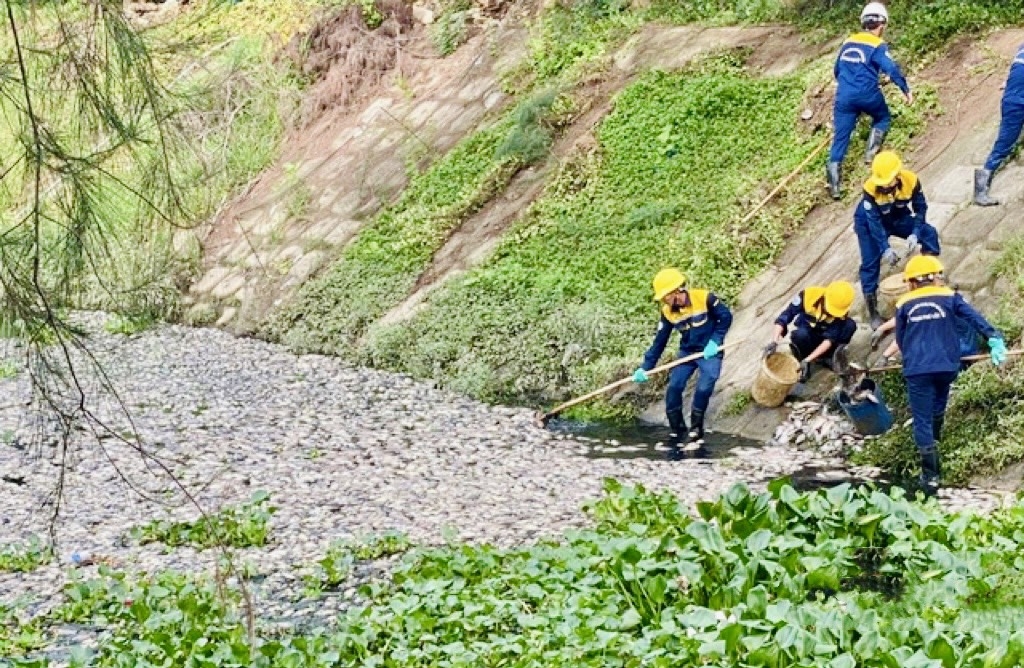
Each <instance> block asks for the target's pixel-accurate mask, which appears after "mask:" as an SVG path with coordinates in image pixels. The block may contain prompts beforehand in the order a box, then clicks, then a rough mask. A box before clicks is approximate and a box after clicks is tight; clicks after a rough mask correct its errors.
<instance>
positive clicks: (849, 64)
mask: <svg viewBox="0 0 1024 668" xmlns="http://www.w3.org/2000/svg"><path fill="white" fill-rule="evenodd" d="M832 71H833V74H834V75H835V78H836V81H837V82H838V84H839V86H838V88H837V90H836V99H837V100H840V99H846V100H849V99H872V98H875V97H878V96H880V95H881V94H882V89H881V88H880V87H879V85H878V75H879V74H880V73H882V72H884V73H886V74H888V75H889V78H890V79H892V80H893V83H895V84H896V85H897V86H899V88H900V90H901V91H903V92H904V93H909V92H910V86H909V85H908V84H907V79H906V77H904V76H903V72H902V71H900V66H899V65H897V64H896V61H894V60H893V59H892V57H891V56H890V55H889V45H888V44H886V43H885V42H883V41H882V38H881V37H875V36H874V35H872V34H871V33H869V32H859V33H856V34H854V35H851V36H850V37H849V38H848V39H847V40H846V41H845V42H843V45H842V46H841V47H840V48H839V55H838V56H837V57H836V64H835V67H834V68H833V70H832Z"/></svg>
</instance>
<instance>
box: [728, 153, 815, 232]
mask: <svg viewBox="0 0 1024 668" xmlns="http://www.w3.org/2000/svg"><path fill="white" fill-rule="evenodd" d="M830 141H832V135H831V134H829V135H828V136H827V137H825V138H824V139H823V140H821V143H820V144H818V145H817V146H816V147H815V149H814V150H813V151H811V153H810V155H808V156H807V157H806V158H804V160H803V162H801V163H800V164H799V165H797V167H796V169H794V170H793V171H792V172H790V173H789V175H788V176H787V177H786V178H784V179H782V181H780V182H779V185H777V186H775V189H774V190H772V191H771V192H770V193H768V194H767V195H766V196H765V198H764V199H763V200H761V201H760V202H758V203H757V206H755V207H754V208H753V209H751V210H750V212H749V213H747V215H745V216H743V218H742V219H741V220H740V225H744V224H746V223H748V222H750V220H751V219H752V218H753V217H754V216H756V215H757V212H758V211H760V210H761V209H763V208H764V207H765V205H766V204H768V202H770V201H772V199H773V198H774V197H775V196H776V195H778V194H779V192H780V191H781V190H782V189H783V188H785V187H786V186H787V185H788V184H789V182H790V181H792V180H793V179H794V178H795V177H796V175H797V174H799V173H800V172H802V171H803V169H804V167H806V166H807V165H809V164H810V162H811V160H814V156H816V155H818V154H819V153H821V150H822V149H823V148H825V147H826V146H828V144H829V142H830Z"/></svg>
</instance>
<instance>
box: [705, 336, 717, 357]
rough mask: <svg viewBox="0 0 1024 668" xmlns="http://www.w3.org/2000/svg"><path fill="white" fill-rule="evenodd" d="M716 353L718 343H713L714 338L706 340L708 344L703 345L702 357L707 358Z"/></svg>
mask: <svg viewBox="0 0 1024 668" xmlns="http://www.w3.org/2000/svg"><path fill="white" fill-rule="evenodd" d="M717 354H718V344H717V343H715V341H714V339H712V340H711V341H708V345H706V346H704V359H706V360H709V359H711V358H712V357H714V356H715V355H717Z"/></svg>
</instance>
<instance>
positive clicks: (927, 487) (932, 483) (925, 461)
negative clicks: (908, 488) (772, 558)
mask: <svg viewBox="0 0 1024 668" xmlns="http://www.w3.org/2000/svg"><path fill="white" fill-rule="evenodd" d="M920 452H921V489H922V490H924V493H925V494H927V495H928V496H934V495H935V494H936V493H937V492H938V491H939V476H940V475H941V474H942V471H941V466H940V464H939V450H938V448H936V447H935V446H934V445H932V446H930V447H927V448H922V449H921V451H920Z"/></svg>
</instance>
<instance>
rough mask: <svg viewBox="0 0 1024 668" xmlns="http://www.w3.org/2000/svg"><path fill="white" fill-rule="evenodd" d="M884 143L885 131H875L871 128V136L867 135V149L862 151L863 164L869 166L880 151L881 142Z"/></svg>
mask: <svg viewBox="0 0 1024 668" xmlns="http://www.w3.org/2000/svg"><path fill="white" fill-rule="evenodd" d="M884 141H885V131H884V130H876V129H875V128H871V134H869V135H868V147H867V150H865V151H864V164H865V165H870V164H871V161H872V160H874V159H875V156H876V155H878V152H879V151H881V150H882V142H884Z"/></svg>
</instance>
